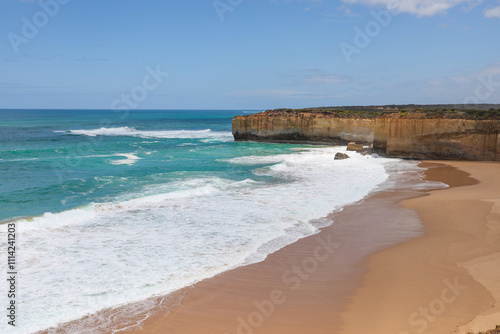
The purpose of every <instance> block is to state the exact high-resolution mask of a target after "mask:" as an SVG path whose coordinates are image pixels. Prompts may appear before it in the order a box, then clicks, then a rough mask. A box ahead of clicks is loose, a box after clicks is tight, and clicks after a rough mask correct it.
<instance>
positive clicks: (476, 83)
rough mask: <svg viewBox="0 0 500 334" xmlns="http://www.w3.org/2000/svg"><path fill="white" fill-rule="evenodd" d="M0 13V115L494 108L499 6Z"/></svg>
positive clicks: (211, 4)
mask: <svg viewBox="0 0 500 334" xmlns="http://www.w3.org/2000/svg"><path fill="white" fill-rule="evenodd" d="M0 6H1V11H0V35H1V37H0V108H74V109H87V108H88V109H109V108H116V107H124V106H129V107H132V108H136V109H253V110H260V109H268V108H277V107H309V106H339V105H365V104H370V105H372V104H399V103H419V104H434V103H471V102H474V103H500V42H499V32H500V1H498V0H434V1H433V0H406V1H404V0H338V1H333V0H215V1H214V0H203V1H202V0H190V1H183V0H140V1H139V0H106V1H102V0H40V1H28V0H24V1H21V0H0Z"/></svg>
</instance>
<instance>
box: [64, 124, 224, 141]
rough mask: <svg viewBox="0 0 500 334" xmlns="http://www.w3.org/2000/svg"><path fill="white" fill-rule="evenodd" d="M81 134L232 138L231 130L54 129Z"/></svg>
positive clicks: (90, 135) (126, 127) (125, 127)
mask: <svg viewBox="0 0 500 334" xmlns="http://www.w3.org/2000/svg"><path fill="white" fill-rule="evenodd" d="M55 132H63V133H66V132H67V133H71V134H74V135H83V136H89V137H96V136H133V137H140V138H185V139H187V138H232V134H231V132H228V131H212V130H210V129H205V130H156V131H152V130H137V129H135V128H133V127H128V126H124V127H119V128H100V129H92V130H69V131H55Z"/></svg>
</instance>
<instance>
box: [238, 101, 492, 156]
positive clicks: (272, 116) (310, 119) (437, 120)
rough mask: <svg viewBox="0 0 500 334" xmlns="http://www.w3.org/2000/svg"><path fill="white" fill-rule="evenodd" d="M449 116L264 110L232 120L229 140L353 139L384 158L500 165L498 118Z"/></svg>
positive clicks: (325, 140)
mask: <svg viewBox="0 0 500 334" xmlns="http://www.w3.org/2000/svg"><path fill="white" fill-rule="evenodd" d="M454 115H455V117H449V116H446V115H444V116H443V115H441V116H439V115H438V116H436V115H429V113H425V112H414V113H404V112H403V113H401V112H379V113H368V114H359V113H347V114H342V113H332V112H315V111H310V110H308V111H298V112H297V111H295V112H284V111H267V112H264V113H260V114H256V115H247V116H236V117H234V119H233V124H232V126H233V135H234V138H235V140H257V141H273V142H297V143H302V142H312V143H335V144H344V143H347V142H350V141H356V142H361V143H366V144H368V143H373V144H374V149H375V150H376V151H378V152H380V153H382V154H385V155H387V156H390V157H401V158H411V159H459V160H488V161H500V136H499V132H500V120H499V119H497V118H496V117H494V118H493V119H492V118H491V117H489V118H486V119H471V117H469V114H463V115H465V116H467V117H461V115H462V114H460V113H459V114H454ZM457 115H458V116H457ZM463 115H462V116H463Z"/></svg>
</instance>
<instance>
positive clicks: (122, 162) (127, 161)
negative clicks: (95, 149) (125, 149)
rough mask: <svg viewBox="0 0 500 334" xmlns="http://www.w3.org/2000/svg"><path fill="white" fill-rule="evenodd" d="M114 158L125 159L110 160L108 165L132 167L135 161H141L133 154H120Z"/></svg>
mask: <svg viewBox="0 0 500 334" xmlns="http://www.w3.org/2000/svg"><path fill="white" fill-rule="evenodd" d="M115 156H119V157H125V158H126V159H120V160H111V161H110V163H111V164H113V165H133V164H135V163H136V162H137V160H140V159H141V158H139V157H138V156H136V155H135V154H133V153H120V154H116V155H115Z"/></svg>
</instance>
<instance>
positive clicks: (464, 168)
mask: <svg viewBox="0 0 500 334" xmlns="http://www.w3.org/2000/svg"><path fill="white" fill-rule="evenodd" d="M424 165H425V166H426V167H429V170H428V171H427V172H426V175H427V177H426V178H427V179H428V180H431V181H432V180H435V181H443V182H445V183H447V184H449V185H451V186H452V187H451V188H448V189H444V190H435V191H431V192H430V193H425V192H422V191H413V190H408V189H407V190H396V191H383V192H379V193H376V194H374V195H372V196H371V197H369V198H367V199H366V200H364V201H362V202H361V203H358V204H355V205H352V206H349V207H347V208H345V209H344V210H343V211H341V212H338V213H334V214H332V216H331V218H332V219H333V220H334V221H335V223H334V224H333V225H331V226H329V227H326V228H323V229H322V230H321V232H320V233H318V234H316V235H313V236H310V237H307V238H304V239H301V240H299V241H298V242H296V243H294V244H291V245H289V246H287V247H285V248H283V249H281V250H279V251H278V252H276V253H274V254H271V255H270V256H268V258H267V259H266V260H265V261H263V262H260V263H257V264H252V265H248V266H245V267H240V268H237V269H234V270H231V271H228V272H226V273H223V274H221V275H218V276H216V277H213V278H211V279H207V280H204V281H202V282H200V283H197V284H195V285H194V286H192V287H189V288H185V289H183V290H181V291H179V292H177V293H175V295H174V296H173V297H172V298H173V299H174V300H178V299H179V298H182V301H181V302H180V303H179V305H177V306H172V307H169V308H168V310H166V309H163V310H159V311H158V312H156V313H155V314H154V315H153V316H151V317H149V319H147V320H146V321H145V322H144V323H143V328H142V329H135V330H133V331H130V332H133V333H141V334H146V333H147V334H149V333H161V334H165V333H169V334H170V333H172V334H179V333H182V334H184V333H190V334H212V333H213V334H215V333H217V334H233V333H234V334H254V333H256V334H281V333H283V334H285V333H286V334H295V333H296V334H304V333H314V334H323V333H325V334H326V333H329V334H332V333H339V334H360V333H370V334H392V333H394V334H414V333H431V334H441V333H443V334H448V333H467V332H468V331H472V330H473V331H479V330H487V329H492V328H494V327H495V325H497V324H500V303H499V298H500V163H486V162H442V163H436V162H432V163H424ZM469 174H470V176H469ZM160 308H161V307H160ZM112 312H114V311H112ZM101 315H102V317H106V318H108V315H107V314H106V312H103V314H101ZM102 317H101V318H102ZM91 319H92V318H91ZM131 320H133V319H131ZM104 332H106V331H104ZM127 332H128V331H127Z"/></svg>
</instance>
